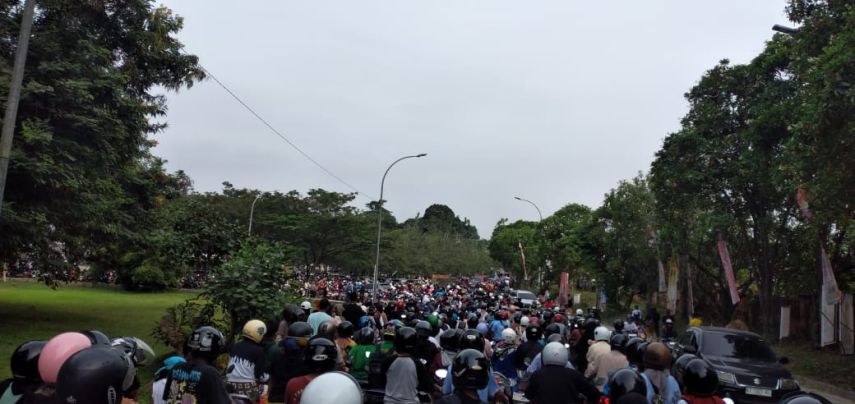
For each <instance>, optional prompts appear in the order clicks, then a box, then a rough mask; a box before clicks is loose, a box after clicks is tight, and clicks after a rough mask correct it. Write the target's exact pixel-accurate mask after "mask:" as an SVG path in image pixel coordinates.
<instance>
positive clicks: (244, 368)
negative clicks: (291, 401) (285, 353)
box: [226, 320, 269, 401]
mask: <svg viewBox="0 0 855 404" xmlns="http://www.w3.org/2000/svg"><path fill="white" fill-rule="evenodd" d="M266 333H267V325H266V324H264V322H262V321H260V320H249V321H247V322H246V324H244V326H243V331H242V336H243V338H242V339H241V340H240V341H239V342H238V343H236V344H234V345H233V346H232V350H231V353H230V355H229V365H228V367H227V368H226V384H227V385H228V386H229V388H230V390H229V391H231V392H233V393H236V394H240V395H244V396H247V397H249V398H250V399H251V400H253V401H258V400H260V398H261V396H262V394H264V393H265V391H264V390H265V385H266V383H267V381H268V380H269V376H268V374H267V372H266V365H265V361H266V358H265V355H264V348H262V347H261V340H262V338H264V335H265V334H266Z"/></svg>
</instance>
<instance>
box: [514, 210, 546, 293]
mask: <svg viewBox="0 0 855 404" xmlns="http://www.w3.org/2000/svg"><path fill="white" fill-rule="evenodd" d="M514 199H516V200H518V201H523V202H528V203H529V204H531V206H534V208H535V209H537V216H539V217H540V222H541V223H542V222H543V214H542V213H540V208H538V207H537V205H536V204H535V203H534V202H532V201H530V200H528V199H525V198H520V197H518V196H515V197H514ZM546 267H547V270H548V269H549V258H547V259H546ZM526 281H528V279H526ZM540 285H541V286H543V271H540Z"/></svg>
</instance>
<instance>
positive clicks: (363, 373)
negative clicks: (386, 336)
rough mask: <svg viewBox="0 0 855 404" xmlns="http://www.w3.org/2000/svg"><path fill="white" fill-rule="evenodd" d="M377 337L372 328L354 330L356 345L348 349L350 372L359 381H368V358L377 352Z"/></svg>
mask: <svg viewBox="0 0 855 404" xmlns="http://www.w3.org/2000/svg"><path fill="white" fill-rule="evenodd" d="M376 342H377V338H376V334H375V331H374V329H373V328H371V327H363V328H360V329H359V331H357V332H356V346H354V347H353V349H351V350H350V355H348V358H349V359H350V363H349V364H348V369H350V374H351V376H353V377H354V378H356V380H357V381H359V382H367V381H368V360H369V359H370V357H371V355H372V354H374V353H375V352H377V349H378V347H377V344H376Z"/></svg>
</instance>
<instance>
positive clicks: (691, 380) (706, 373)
mask: <svg viewBox="0 0 855 404" xmlns="http://www.w3.org/2000/svg"><path fill="white" fill-rule="evenodd" d="M684 356H685V355H684ZM682 373H683V374H682V376H683V377H682V379H683V386H684V391H686V392H688V393H689V394H692V395H696V396H700V397H710V396H712V395H715V391H716V389H718V374H717V373H716V372H715V369H713V367H712V365H710V364H709V362H707V361H705V360H703V359H700V358H695V359H692V360H690V361H689V362H688V363H686V365H685V367H684V368H683V372H682Z"/></svg>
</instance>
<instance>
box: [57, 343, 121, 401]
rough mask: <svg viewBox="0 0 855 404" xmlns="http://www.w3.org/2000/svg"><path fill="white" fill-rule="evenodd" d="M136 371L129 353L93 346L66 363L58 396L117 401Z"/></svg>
mask: <svg viewBox="0 0 855 404" xmlns="http://www.w3.org/2000/svg"><path fill="white" fill-rule="evenodd" d="M135 375H136V372H135V371H134V365H133V364H132V363H131V359H130V358H128V357H127V356H126V355H124V354H122V353H121V352H119V351H117V350H115V349H112V348H110V347H107V346H103V345H96V346H92V347H89V348H86V349H84V350H82V351H80V352H77V353H76V354H74V355H72V356H71V357H70V358H68V360H66V361H65V363H64V364H62V367H61V368H60V370H59V376H57V380H56V398H57V401H58V402H62V403H92V404H100V403H105V404H117V403H120V402H121V401H122V396H123V395H124V393H125V392H126V391H127V390H128V389H129V388H130V387H131V386H132V385H133V382H134V376H135Z"/></svg>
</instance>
